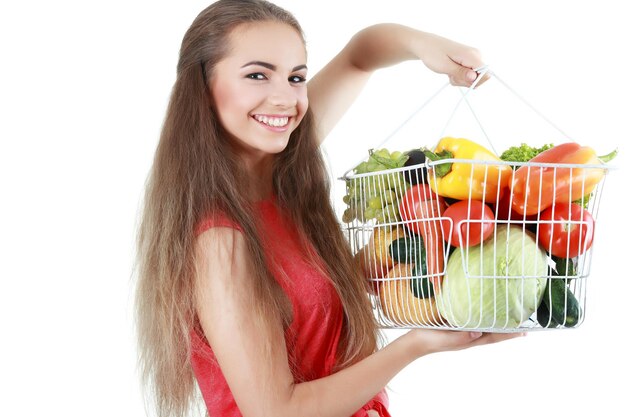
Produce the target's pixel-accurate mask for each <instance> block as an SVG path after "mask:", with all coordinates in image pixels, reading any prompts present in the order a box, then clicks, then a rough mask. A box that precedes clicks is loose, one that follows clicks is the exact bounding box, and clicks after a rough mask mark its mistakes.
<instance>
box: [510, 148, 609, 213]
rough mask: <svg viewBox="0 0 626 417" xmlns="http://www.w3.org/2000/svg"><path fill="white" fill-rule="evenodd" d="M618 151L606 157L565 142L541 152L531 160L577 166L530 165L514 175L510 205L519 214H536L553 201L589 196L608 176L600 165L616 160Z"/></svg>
mask: <svg viewBox="0 0 626 417" xmlns="http://www.w3.org/2000/svg"><path fill="white" fill-rule="evenodd" d="M616 154H617V151H613V152H612V153H610V154H608V155H606V156H600V157H599V156H597V155H596V152H595V151H594V150H593V149H592V148H590V147H588V146H581V145H579V144H577V143H574V142H570V143H563V144H561V145H557V146H555V147H553V148H551V149H548V150H546V151H544V152H541V153H540V154H539V155H537V156H536V157H534V158H532V159H531V160H530V161H529V162H540V163H546V164H572V165H575V166H574V167H554V166H529V165H525V166H522V167H521V168H519V169H518V170H517V171H515V172H514V174H513V175H512V176H511V178H510V180H509V187H510V189H511V193H512V198H511V207H512V208H513V210H515V211H516V212H517V213H519V214H523V215H533V214H537V213H539V212H540V211H542V210H544V209H545V208H547V207H549V206H551V205H553V204H554V203H572V202H574V201H576V200H578V199H580V198H582V197H584V196H587V195H589V194H590V193H591V192H592V191H593V190H594V188H595V186H596V185H597V184H598V183H599V182H600V181H601V180H602V178H603V177H604V175H605V171H606V170H605V169H604V168H601V167H597V166H596V167H586V166H585V165H601V164H602V163H604V162H608V161H609V160H611V159H613V157H615V155H616Z"/></svg>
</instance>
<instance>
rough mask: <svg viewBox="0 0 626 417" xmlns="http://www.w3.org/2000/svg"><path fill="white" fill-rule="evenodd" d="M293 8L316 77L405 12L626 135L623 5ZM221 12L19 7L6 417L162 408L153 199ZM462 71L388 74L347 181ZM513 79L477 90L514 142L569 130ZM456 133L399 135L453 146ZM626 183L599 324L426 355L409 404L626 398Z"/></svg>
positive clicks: (4, 111) (611, 218) (579, 130)
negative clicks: (145, 253) (137, 304)
mask: <svg viewBox="0 0 626 417" xmlns="http://www.w3.org/2000/svg"><path fill="white" fill-rule="evenodd" d="M278 3H279V4H280V5H282V6H284V7H286V8H288V9H289V10H291V11H292V12H293V13H294V14H295V15H296V17H298V18H299V20H300V22H301V23H302V25H303V27H304V29H305V31H306V34H307V38H308V47H309V67H310V69H311V71H312V73H315V72H316V71H318V70H319V69H320V68H321V66H322V65H323V64H324V63H325V62H326V61H327V60H328V59H330V58H331V57H332V56H333V55H334V54H335V53H336V52H338V50H339V49H340V48H341V47H342V46H343V45H344V44H345V42H347V41H348V39H349V38H350V36H351V35H352V34H354V33H355V32H356V31H357V30H359V29H360V28H362V27H364V26H366V25H368V24H373V23H378V22H383V21H392V22H398V23H404V24H407V25H411V26H414V27H417V28H421V29H423V30H427V31H432V32H435V33H438V34H440V35H443V36H446V37H450V38H453V39H456V40H458V41H461V42H463V43H467V44H471V45H473V46H476V47H478V48H480V49H481V50H482V52H483V56H484V58H485V61H486V62H487V63H489V64H490V65H491V68H492V69H493V70H494V72H495V73H496V74H498V75H499V76H500V77H501V79H503V80H504V81H506V82H507V83H508V84H509V85H510V86H511V87H513V88H514V89H515V91H517V92H518V93H520V94H522V95H523V96H524V97H525V98H526V99H527V100H528V101H529V102H530V103H532V104H533V105H534V106H535V107H536V108H537V109H539V110H540V111H541V113H543V114H544V115H545V116H546V117H548V118H549V119H550V120H551V121H552V122H554V123H555V124H556V125H558V126H559V127H560V128H561V129H562V130H563V131H565V132H567V133H569V134H570V135H571V137H572V138H573V139H574V140H576V141H578V142H580V143H582V144H588V145H592V146H594V147H595V148H596V149H597V150H598V152H599V153H600V154H603V153H608V152H609V151H611V150H612V149H614V148H615V147H617V146H618V145H619V144H620V142H621V141H623V139H624V127H623V122H622V120H621V119H623V116H624V108H625V106H624V101H623V100H624V97H626V90H625V87H624V71H625V68H626V62H625V58H624V56H625V55H624V47H623V43H622V42H623V41H622V40H623V39H626V30H625V29H624V24H623V17H622V15H621V14H620V13H618V11H617V4H618V2H612V1H608V0H606V1H605V0H596V1H594V2H588V1H585V2H583V1H560V0H559V1H535V0H529V1H525V2H498V1H494V0H484V1H480V2H468V1H398V0H386V1H384V2H378V1H363V0H361V1H352V0H350V1H345V2H340V1H333V2H326V1H300V0H297V1H296V0H293V1H290V0H284V1H279V2H278ZM9 4H11V5H9ZM206 5H207V2H204V1H186V2H178V1H177V2H174V1H168V2H164V1H150V2H148V1H119V0H117V1H108V2H88V1H83V2H78V1H74V2H71V1H56V2H44V1H24V2H4V3H3V5H2V6H0V60H1V62H2V63H1V64H0V191H1V193H2V194H1V197H0V280H1V281H0V285H1V287H0V323H1V326H0V329H2V333H1V336H0V337H1V341H0V351H1V354H0V397H1V398H2V399H1V400H0V415H3V416H7V417H8V416H11V417H17V416H64V417H74V416H90V417H100V416H107V417H108V416H141V415H144V409H143V402H142V399H141V395H140V388H139V385H138V382H137V376H136V373H135V368H134V367H135V350H134V335H133V332H132V324H131V323H132V299H133V295H132V291H133V281H132V277H131V269H132V262H133V245H134V233H135V227H136V221H137V209H138V204H139V199H140V198H141V195H142V190H143V183H144V180H145V178H146V175H147V172H148V169H149V167H150V163H151V159H152V156H153V152H154V149H155V146H156V143H157V138H158V135H159V130H160V126H161V123H162V120H163V115H164V112H165V107H166V104H167V100H168V96H169V92H170V88H171V86H172V84H173V82H174V77H175V66H176V60H177V53H178V48H179V46H180V41H181V39H182V36H183V34H184V31H185V30H186V29H187V27H188V26H189V24H190V23H191V21H192V20H193V18H194V17H195V16H196V15H197V13H198V12H200V10H201V9H203V8H204V7H205V6H206ZM444 82H445V77H443V76H434V75H431V74H430V73H429V72H428V71H426V70H425V69H424V67H423V66H422V64H421V63H419V62H413V63H407V64H403V65H400V66H398V67H395V68H391V69H387V70H383V71H381V72H379V73H378V74H376V75H375V76H374V77H373V78H372V81H371V83H370V84H369V85H368V87H367V89H366V90H365V91H364V92H363V94H362V96H361V98H360V100H359V102H358V103H357V104H355V106H354V107H353V108H352V109H351V111H350V113H349V114H348V115H346V117H345V118H344V120H343V121H342V122H341V124H340V125H339V126H338V127H337V128H336V130H335V131H334V132H333V134H332V136H331V137H330V138H329V139H328V140H327V144H326V145H325V151H326V153H327V154H328V160H329V165H330V167H331V169H332V173H333V177H334V178H336V177H338V176H339V175H341V174H342V173H343V172H344V171H346V170H347V169H348V168H350V167H351V166H352V164H353V163H356V162H358V160H359V158H361V157H365V155H366V151H367V149H368V148H371V147H374V146H377V145H378V144H379V143H380V141H381V140H382V139H383V138H385V137H386V136H387V135H388V134H389V133H390V132H391V131H392V130H393V129H395V128H396V127H397V126H398V125H399V124H400V123H401V121H402V120H404V119H405V118H406V117H407V116H408V115H409V114H410V113H411V112H412V111H413V110H414V109H416V108H417V107H418V106H419V105H420V104H421V103H422V102H424V101H425V100H426V99H427V98H428V97H429V96H430V95H431V94H432V93H433V92H434V91H435V90H436V89H437V88H438V87H439V86H440V85H442V84H443V83H444ZM498 86H499V84H498V81H497V80H492V81H490V82H489V83H487V85H485V86H484V87H481V88H480V89H478V90H477V91H476V92H475V97H476V98H477V100H478V99H480V100H481V102H484V103H486V107H485V108H486V110H485V111H483V112H481V114H482V115H483V116H481V117H484V119H483V120H484V121H485V125H486V126H489V127H490V129H491V130H489V132H491V133H494V134H493V135H491V134H490V137H491V139H492V141H494V142H495V143H494V145H495V146H496V148H498V150H500V151H502V150H503V149H504V148H505V146H509V145H513V144H517V143H519V142H522V141H526V142H528V143H532V144H535V145H539V144H542V143H544V142H555V143H558V142H560V141H563V137H562V136H560V134H559V133H558V132H556V131H555V130H550V129H551V127H550V126H549V125H547V124H546V125H544V126H543V129H542V128H537V129H535V132H537V133H536V134H535V133H527V131H526V125H527V124H532V123H534V122H531V119H532V118H533V115H532V114H527V113H525V112H524V110H521V108H520V109H519V110H518V109H515V108H514V107H509V104H505V101H501V99H500V97H505V96H506V94H500V93H497V92H496V87H498ZM452 91H455V90H454V89H452ZM455 94H456V93H455ZM450 97H452V98H453V99H449V101H447V102H446V101H445V100H444V104H443V105H442V108H441V110H437V111H436V112H435V113H437V114H438V115H440V116H441V115H444V116H446V115H449V114H450V109H451V108H452V105H453V104H454V103H455V102H456V99H458V94H456V95H452V96H450ZM446 106H447V107H446ZM511 106H513V105H512V104H511ZM522 107H523V106H522ZM418 117H419V116H418ZM534 117H535V118H536V115H535V116H534ZM417 120H419V119H416V123H417V124H416V126H421V125H420V123H419V122H418V121H417ZM488 121H489V124H488ZM516 123H518V124H519V125H516ZM439 127H441V125H439ZM416 129H417V128H416ZM468 129H469V128H468ZM410 132H411V134H413V133H412V132H413V130H410ZM415 132H417V130H415ZM489 132H488V133H489ZM546 132H547V133H546ZM431 133H432V132H431ZM439 133H440V132H439V131H435V132H434V133H432V136H429V135H428V134H426V133H425V134H424V135H423V136H421V135H419V136H418V135H417V134H416V135H415V139H414V142H411V143H408V144H407V143H404V144H402V145H401V144H400V143H398V144H397V145H396V146H395V147H394V146H391V147H392V148H394V149H395V148H397V149H400V150H405V149H407V148H408V147H409V146H410V147H414V146H423V145H434V144H435V142H436V138H437V135H438V134H439ZM544 134H547V136H543V135H544ZM477 139H478V140H480V137H477ZM622 160H623V156H620V157H619V158H618V159H617V160H616V161H615V162H614V165H617V166H619V165H622V162H621V161H622ZM623 181H624V173H623V170H620V169H618V170H616V171H612V172H611V173H610V175H609V176H608V180H607V183H606V187H605V190H604V195H603V197H602V206H601V210H600V214H599V216H598V222H597V231H596V240H595V244H594V252H593V265H592V268H591V276H590V278H589V285H588V289H589V293H588V297H587V305H586V309H587V319H586V321H585V322H584V323H583V325H582V326H581V327H580V328H578V329H575V330H570V331H552V332H535V333H532V334H530V335H529V336H528V337H526V338H523V339H516V340H514V341H510V342H507V343H504V344H500V345H495V346H489V347H483V348H477V349H472V350H469V351H464V352H455V353H443V354H437V355H433V356H431V357H426V358H422V359H419V360H417V361H416V362H414V363H413V364H411V365H410V366H409V367H408V368H406V369H405V370H404V371H402V372H401V373H400V374H399V375H398V376H397V377H396V378H395V379H394V380H392V381H391V383H390V387H389V388H390V396H391V413H392V415H394V416H396V417H399V416H417V415H438V416H452V415H469V416H473V415H481V416H500V415H507V416H522V415H535V416H544V415H568V416H587V415H590V413H592V412H599V413H603V414H606V413H607V411H608V410H619V409H623V406H622V403H623V398H621V397H622V396H623V394H624V392H625V388H626V387H625V386H624V374H626V360H625V359H624V353H623V352H624V344H623V339H624V338H623V333H624V328H622V327H621V324H622V323H623V321H624V317H625V316H626V315H625V314H624V307H623V305H624V299H625V297H626V285H625V284H624V282H625V280H626V278H625V277H624V268H623V265H624V264H623V262H624V261H623V258H624V254H623V236H624V233H625V230H624V224H623V218H622V213H623V206H621V204H622V203H621V201H623V198H622V194H623V191H620V190H623V189H624V188H623V187H624V185H623V184H624V182H623ZM337 185H338V186H339V187H340V186H341V183H339V182H337ZM337 194H338V196H339V197H340V194H341V190H340V189H339V191H338V192H337ZM338 210H341V208H340V205H339V200H338ZM400 333H401V332H398V331H394V332H388V336H389V337H390V338H391V339H393V338H394V337H396V336H397V335H398V334H400ZM620 335H622V336H620ZM615 412H617V411H615ZM611 414H613V415H614V413H611Z"/></svg>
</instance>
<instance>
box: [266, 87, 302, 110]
mask: <svg viewBox="0 0 626 417" xmlns="http://www.w3.org/2000/svg"><path fill="white" fill-rule="evenodd" d="M268 101H269V103H270V104H271V105H272V106H276V107H281V108H291V107H295V106H296V104H297V103H298V97H297V95H296V91H295V89H294V87H293V86H292V85H291V84H290V83H289V82H284V81H280V82H276V83H274V85H273V86H272V90H271V92H270V95H269V98H268Z"/></svg>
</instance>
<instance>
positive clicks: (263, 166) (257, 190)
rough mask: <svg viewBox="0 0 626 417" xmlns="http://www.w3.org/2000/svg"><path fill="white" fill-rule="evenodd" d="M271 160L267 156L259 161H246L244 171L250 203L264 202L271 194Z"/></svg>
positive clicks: (270, 157)
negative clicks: (246, 176) (246, 174)
mask: <svg viewBox="0 0 626 417" xmlns="http://www.w3.org/2000/svg"><path fill="white" fill-rule="evenodd" d="M273 160H274V158H273V157H272V156H271V155H268V156H266V157H264V158H262V159H259V160H247V161H246V162H245V169H246V172H247V173H248V192H249V197H250V199H251V200H252V201H259V200H265V199H267V198H269V197H270V196H271V195H272V193H273V189H272V171H273Z"/></svg>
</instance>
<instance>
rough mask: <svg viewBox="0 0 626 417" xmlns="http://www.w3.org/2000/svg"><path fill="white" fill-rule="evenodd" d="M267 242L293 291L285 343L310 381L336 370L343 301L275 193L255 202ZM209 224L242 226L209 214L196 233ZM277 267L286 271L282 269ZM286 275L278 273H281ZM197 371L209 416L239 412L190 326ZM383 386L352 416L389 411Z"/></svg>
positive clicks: (274, 266) (298, 372) (298, 373)
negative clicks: (308, 254) (306, 255)
mask: <svg viewBox="0 0 626 417" xmlns="http://www.w3.org/2000/svg"><path fill="white" fill-rule="evenodd" d="M256 207H257V210H258V219H259V222H260V226H261V230H264V231H265V233H266V234H265V237H262V239H263V246H264V250H265V254H266V257H267V259H268V262H269V263H270V271H271V272H272V273H273V275H274V276H275V277H277V279H278V281H279V284H280V286H281V287H282V288H283V291H285V293H286V295H287V296H288V297H289V300H290V301H291V306H292V312H293V314H292V322H291V324H290V325H289V328H288V329H287V331H286V332H285V339H286V342H287V343H286V346H287V349H288V354H289V359H290V363H291V364H293V365H292V368H295V369H292V371H293V374H294V378H296V382H304V381H310V380H314V379H318V378H322V377H325V376H328V375H330V374H331V373H332V370H333V367H334V365H335V361H336V358H337V345H338V343H339V336H340V334H341V327H342V325H343V309H342V306H341V301H340V299H339V296H338V295H337V292H336V291H335V289H334V287H333V286H332V284H331V283H330V281H329V280H328V279H327V278H326V277H325V276H323V275H322V274H321V273H320V272H319V271H318V270H317V269H315V268H314V267H313V266H312V265H311V264H310V262H307V261H306V260H305V258H304V256H303V254H302V246H301V244H300V243H298V239H297V237H296V233H295V229H294V227H293V225H292V224H291V223H290V222H289V220H288V219H287V218H286V216H283V215H282V214H281V213H280V210H279V209H278V207H277V206H276V204H275V201H274V199H269V200H263V201H261V202H259V203H258V204H257V206H256ZM211 227H232V228H235V229H238V230H239V227H238V226H237V225H236V224H234V223H233V222H231V221H230V220H228V219H226V218H222V219H210V220H206V221H205V222H204V223H202V225H201V226H200V228H199V230H198V233H202V232H204V231H206V230H207V229H209V228H211ZM279 271H280V272H281V273H282V275H281V273H279ZM285 276H286V277H287V278H286V279H285V278H280V277H285ZM191 341H192V357H191V363H192V367H193V371H194V374H195V377H196V380H197V381H198V385H199V387H200V391H201V392H202V396H203V398H204V401H205V403H206V406H207V409H208V411H209V415H210V416H211V417H226V416H228V417H231V416H233V417H235V416H236V417H240V416H241V412H240V411H239V409H238V407H237V404H236V403H235V400H234V398H233V395H232V393H231V391H230V389H229V387H228V384H227V383H226V379H225V378H224V375H223V374H222V372H221V370H220V367H219V364H218V363H217V360H216V359H215V356H214V354H213V351H212V350H211V347H210V346H209V345H208V342H207V340H206V338H205V337H204V335H203V334H201V332H197V331H192V334H191ZM388 402H389V400H388V397H387V393H386V392H385V390H383V391H381V392H380V393H379V394H378V395H377V396H376V397H374V398H373V399H372V400H371V401H369V402H368V403H367V404H365V405H364V406H363V408H361V409H360V410H359V411H357V412H356V413H355V414H354V415H353V417H365V416H366V411H367V410H376V411H378V413H379V414H380V415H381V417H385V416H389V413H388V412H387V407H388Z"/></svg>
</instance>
